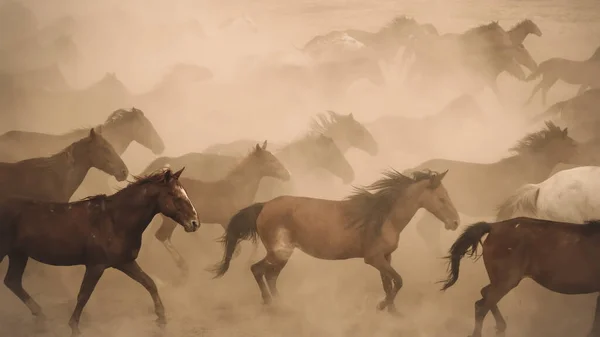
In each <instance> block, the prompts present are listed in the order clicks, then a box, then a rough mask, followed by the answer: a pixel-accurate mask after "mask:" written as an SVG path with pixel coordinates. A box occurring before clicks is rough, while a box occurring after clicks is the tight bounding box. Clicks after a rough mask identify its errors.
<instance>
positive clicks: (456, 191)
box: [415, 122, 578, 254]
mask: <svg viewBox="0 0 600 337" xmlns="http://www.w3.org/2000/svg"><path fill="white" fill-rule="evenodd" d="M577 149H578V147H577V143H576V142H575V141H574V140H573V139H572V138H571V137H570V136H569V134H568V131H567V129H566V128H565V129H561V128H560V127H558V126H556V125H555V124H554V123H552V122H546V127H545V128H543V129H541V130H539V131H537V132H533V133H530V134H528V135H526V136H524V137H523V138H522V139H521V140H520V141H519V142H518V143H517V144H516V146H514V147H513V148H512V149H511V152H513V153H514V155H512V156H510V157H507V158H504V159H502V160H499V161H497V162H494V163H470V162H463V161H457V160H449V159H432V160H428V161H426V162H424V163H422V164H420V165H418V166H417V167H416V168H415V169H416V170H421V169H423V168H431V169H432V170H441V169H449V170H450V173H449V174H448V176H447V177H446V180H445V181H444V183H445V185H446V187H447V188H448V191H450V193H451V194H452V196H453V199H454V201H455V203H456V208H457V209H458V211H459V212H461V213H462V214H465V215H468V216H472V217H493V216H495V215H496V209H497V207H498V206H499V205H500V204H502V203H503V202H504V201H505V200H506V198H508V197H509V196H510V195H512V194H513V193H514V191H515V190H516V189H517V188H519V187H521V186H522V185H523V184H527V183H532V184H535V183H539V182H542V181H544V180H545V179H546V178H548V176H550V173H551V172H552V170H553V169H554V167H555V166H556V165H557V164H559V163H561V162H569V160H570V159H571V158H572V157H573V156H574V155H575V154H576V153H577ZM482 220H483V219H482ZM432 221H435V219H432V217H431V216H429V215H428V214H425V215H424V216H423V217H422V218H421V219H420V220H419V222H418V223H417V232H418V233H419V235H420V236H421V237H422V238H423V239H424V240H425V242H426V243H427V244H428V245H430V248H432V249H433V250H434V251H435V253H436V254H441V253H442V251H441V250H440V247H441V242H440V234H441V233H440V232H441V231H439V230H437V228H434V227H433V226H431V225H430V224H431V222H432Z"/></svg>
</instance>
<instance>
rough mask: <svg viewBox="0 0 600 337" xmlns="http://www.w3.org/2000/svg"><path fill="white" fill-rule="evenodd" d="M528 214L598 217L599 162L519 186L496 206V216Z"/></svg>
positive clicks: (575, 220) (577, 219)
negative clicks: (538, 181) (497, 207)
mask: <svg viewBox="0 0 600 337" xmlns="http://www.w3.org/2000/svg"><path fill="white" fill-rule="evenodd" d="M517 216H529V217H535V218H540V219H547V220H554V221H563V222H570V223H583V222H585V221H589V220H597V219H600V166H580V167H576V168H572V169H569V170H564V171H559V172H557V173H555V174H554V175H552V176H550V178H548V179H546V180H544V181H542V182H541V183H539V184H526V185H523V186H522V187H521V188H519V189H518V190H517V191H516V192H515V194H513V195H512V196H511V197H509V198H508V199H507V200H506V201H505V202H504V203H503V204H502V205H501V206H500V208H499V209H498V215H497V217H498V220H503V219H509V218H514V217H517Z"/></svg>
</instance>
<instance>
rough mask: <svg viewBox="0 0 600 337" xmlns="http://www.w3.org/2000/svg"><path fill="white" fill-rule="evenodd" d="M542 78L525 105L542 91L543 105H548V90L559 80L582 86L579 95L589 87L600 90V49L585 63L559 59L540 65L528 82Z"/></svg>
mask: <svg viewBox="0 0 600 337" xmlns="http://www.w3.org/2000/svg"><path fill="white" fill-rule="evenodd" d="M540 76H542V80H541V81H540V83H538V84H537V85H536V86H535V88H533V91H532V92H531V95H530V96H529V99H527V102H526V103H525V104H529V103H531V101H532V100H533V97H535V94H537V92H538V91H540V90H541V91H542V104H543V105H546V97H547V95H548V90H550V88H552V86H553V85H554V84H555V83H556V82H558V80H562V81H563V82H566V83H569V84H575V85H580V86H581V87H580V88H579V91H578V94H581V93H583V91H584V90H585V89H586V88H587V87H592V88H600V47H598V48H597V49H596V50H595V51H594V54H593V55H592V56H591V57H590V58H588V59H587V60H584V61H573V60H567V59H563V58H558V57H555V58H551V59H548V60H546V61H544V62H542V63H540V65H539V66H538V68H537V70H536V71H534V72H533V73H532V74H531V75H529V76H528V77H527V79H526V81H533V80H535V79H537V78H538V77H540Z"/></svg>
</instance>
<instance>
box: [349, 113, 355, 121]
mask: <svg viewBox="0 0 600 337" xmlns="http://www.w3.org/2000/svg"><path fill="white" fill-rule="evenodd" d="M348 118H350V119H351V120H354V114H353V113H352V112H351V113H349V114H348Z"/></svg>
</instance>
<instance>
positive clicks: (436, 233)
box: [416, 212, 444, 256]
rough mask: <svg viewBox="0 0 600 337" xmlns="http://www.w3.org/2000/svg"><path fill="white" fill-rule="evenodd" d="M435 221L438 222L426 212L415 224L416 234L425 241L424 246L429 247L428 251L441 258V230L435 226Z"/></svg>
mask: <svg viewBox="0 0 600 337" xmlns="http://www.w3.org/2000/svg"><path fill="white" fill-rule="evenodd" d="M436 221H439V220H437V219H436V218H435V217H434V216H433V215H431V214H430V213H429V212H426V213H425V214H424V215H423V217H421V219H420V220H419V221H418V222H417V225H416V227H417V233H418V234H419V236H420V237H421V238H422V239H423V241H425V244H426V245H427V246H428V247H429V249H430V250H431V251H433V252H434V253H435V255H437V256H442V255H443V254H444V253H443V252H442V249H441V247H442V240H441V235H442V229H441V228H440V226H436V223H435V222H436Z"/></svg>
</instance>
